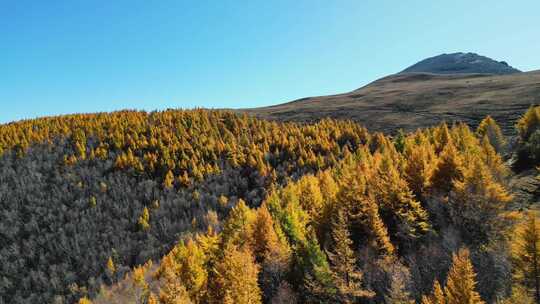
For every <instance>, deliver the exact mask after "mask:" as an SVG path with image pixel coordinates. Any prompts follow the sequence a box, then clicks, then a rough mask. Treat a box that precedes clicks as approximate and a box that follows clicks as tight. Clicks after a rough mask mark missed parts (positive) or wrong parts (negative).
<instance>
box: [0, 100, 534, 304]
mask: <svg viewBox="0 0 540 304" xmlns="http://www.w3.org/2000/svg"><path fill="white" fill-rule="evenodd" d="M539 111H540V110H538V109H537V108H531V109H530V110H529V112H527V113H526V114H525V115H524V116H523V118H522V119H521V120H520V121H519V122H518V124H517V130H518V134H519V143H518V145H517V147H518V148H517V154H518V156H517V159H518V161H517V162H516V163H517V164H519V166H520V167H522V168H523V167H529V168H531V167H534V165H535V164H536V163H537V162H536V156H535V155H536V154H535V153H537V151H536V150H535V148H534V147H535V145H536V143H535V142H534V140H535V137H534V136H535V134H536V133H537V132H538V131H537V130H538V129H540V128H538V127H539V126H540V115H539V114H538V113H540V112H539ZM537 116H538V117H537ZM508 142H509V139H507V138H505V137H504V136H503V135H502V132H500V128H499V127H498V125H497V123H496V122H495V121H494V120H493V119H492V118H490V117H487V118H486V119H485V120H484V121H482V123H481V124H480V125H479V127H478V129H477V130H471V129H470V128H469V127H468V126H467V125H464V124H454V125H451V126H449V125H447V124H441V125H439V126H434V127H432V128H429V129H420V130H417V131H416V132H413V133H409V134H404V133H399V134H398V135H396V136H392V137H390V136H387V135H384V134H381V133H374V134H371V133H369V132H368V131H367V129H365V128H363V127H361V126H360V125H358V124H356V123H354V122H350V121H338V120H330V119H325V120H322V121H319V122H317V123H312V124H297V123H278V122H271V121H265V120H259V119H256V118H253V117H249V116H245V115H244V116H240V115H237V114H235V113H231V112H225V111H209V110H190V111H180V110H168V111H163V112H151V113H146V112H140V111H122V112H115V113H109V114H107V113H100V114H81V115H68V116H59V117H48V118H40V119H35V120H27V121H21V122H16V123H10V124H6V125H2V126H0V167H1V168H2V170H1V172H0V208H1V209H0V210H1V216H2V220H1V221H0V225H1V227H0V241H1V243H2V247H1V248H0V300H2V301H4V302H6V303H37V302H43V301H45V302H47V303H75V302H77V301H78V302H79V303H163V304H168V303H424V304H428V303H496V302H501V303H503V302H502V301H509V302H507V303H528V302H526V301H530V303H533V301H536V302H538V301H539V300H540V299H539V297H540V296H539V290H538V288H539V287H538V284H535V283H534V282H535V279H536V278H540V274H539V273H538V271H537V270H536V269H535V268H534V267H532V266H531V265H534V263H536V262H538V261H537V260H535V258H531V256H532V257H536V251H534V250H535V248H540V247H536V245H540V244H538V243H537V242H538V241H539V240H540V230H539V229H538V228H537V227H536V226H538V224H537V222H536V221H537V220H536V219H537V215H536V213H532V212H528V213H525V212H519V211H515V210H514V209H513V207H512V206H513V204H512V200H513V198H512V194H511V189H510V188H509V179H510V177H511V175H512V174H513V173H512V169H515V168H512V167H510V166H509V165H508V164H507V162H506V160H507V159H509V158H512V151H511V149H510V148H509V147H508ZM514 227H519V229H518V228H516V229H514ZM514 230H515V231H514ZM531 250H532V251H531ZM2 301H0V303H1V302H2ZM512 301H514V302H512ZM518 301H521V302H518ZM505 303H506V302H505Z"/></svg>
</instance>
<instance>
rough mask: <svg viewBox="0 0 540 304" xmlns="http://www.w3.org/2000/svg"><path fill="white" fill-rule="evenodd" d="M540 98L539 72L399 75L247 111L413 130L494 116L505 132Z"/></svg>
mask: <svg viewBox="0 0 540 304" xmlns="http://www.w3.org/2000/svg"><path fill="white" fill-rule="evenodd" d="M538 103H540V72H539V71H534V72H526V73H518V74H511V75H499V76H493V75H482V74H465V75H436V74H425V73H410V74H397V75H391V76H388V77H385V78H382V79H379V80H377V81H375V82H373V83H371V84H369V85H367V86H365V87H362V88H360V89H358V90H355V91H352V92H349V93H345V94H338V95H331V96H320V97H310V98H303V99H299V100H296V101H292V102H288V103H284V104H280V105H276V106H271V107H265V108H255V109H245V110H243V111H245V112H247V113H250V114H253V115H255V116H257V117H260V118H265V119H275V120H280V121H302V122H309V121H316V120H318V119H321V118H324V117H332V118H339V119H352V120H355V121H357V122H359V123H361V124H363V125H364V126H367V127H368V129H369V130H370V131H383V132H385V133H393V132H395V131H396V130H398V129H400V128H401V129H404V130H406V131H414V130H415V129H417V128H425V127H429V126H432V125H434V124H438V123H441V122H443V121H446V122H447V123H452V122H455V121H461V122H465V123H467V124H469V125H471V126H472V127H475V126H476V125H478V123H479V122H480V120H481V119H483V118H484V117H485V116H486V115H491V116H492V117H493V118H495V119H496V120H497V121H498V122H499V123H500V125H501V127H502V129H503V131H504V132H505V133H506V134H510V133H512V132H513V130H514V127H513V125H514V123H515V122H516V120H517V119H518V118H519V115H520V114H521V113H523V112H524V111H525V110H526V109H527V108H528V107H530V106H531V105H532V104H538Z"/></svg>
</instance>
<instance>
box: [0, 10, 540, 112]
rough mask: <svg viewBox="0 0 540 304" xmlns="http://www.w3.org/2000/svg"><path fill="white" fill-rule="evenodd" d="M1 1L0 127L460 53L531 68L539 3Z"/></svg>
mask: <svg viewBox="0 0 540 304" xmlns="http://www.w3.org/2000/svg"><path fill="white" fill-rule="evenodd" d="M440 3H442V1H432V0H431V1H365V0H364V1H358V0H356V1H354V0H352V1H337V0H336V1H315V0H313V1H301V0H296V1H277V0H272V1H268V0H266V1H227V0H223V1H166V0H159V1H148V0H140V1H137V0H116V1H98V0H95V1H82V0H81V1H78V0H65V1H54V0H50V1H41V0H35V1H27V0H0V105H1V106H2V110H1V111H0V122H8V121H13V120H18V119H24V118H33V117H37V116H45V115H56V114H66V113H78V112H100V111H112V110H119V109H145V110H154V109H166V108H192V107H207V108H222V107H232V108H241V107H253V106H263V105H271V104H277V103H281V102H285V101H290V100H293V99H297V98H301V97H306V96H314V95H326V94H333V93H340V92H345V91H350V90H353V89H356V88H358V87H360V86H362V85H365V84H367V83H369V82H371V81H373V80H375V79H377V78H379V77H382V76H385V75H388V74H391V73H395V72H398V71H400V70H402V69H404V68H405V67H407V66H408V65H411V64H413V63H415V62H417V61H419V60H421V59H423V58H425V57H430V56H434V55H438V54H440V53H450V52H456V51H473V52H477V53H479V54H482V55H486V56H488V57H492V58H494V59H496V60H505V61H507V62H508V63H510V64H511V65H513V66H514V67H517V68H519V69H521V70H526V71H527V70H535V69H540V57H539V56H538V55H539V54H540V25H539V23H538V16H539V15H538V14H539V12H540V1H538V0H531V1H518V0H516V1H461V0H454V1H445V3H447V4H440Z"/></svg>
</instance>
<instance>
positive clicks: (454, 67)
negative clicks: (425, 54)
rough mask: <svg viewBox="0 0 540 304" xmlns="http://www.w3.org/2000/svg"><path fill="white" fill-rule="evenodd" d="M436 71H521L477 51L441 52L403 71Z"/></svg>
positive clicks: (504, 72)
mask: <svg viewBox="0 0 540 304" xmlns="http://www.w3.org/2000/svg"><path fill="white" fill-rule="evenodd" d="M415 72H423V73H434V74H470V73H480V74H499V75H501V74H513V73H519V72H521V71H520V70H518V69H515V68H513V67H511V66H510V65H508V63H506V62H505V61H496V60H493V59H491V58H489V57H486V56H482V55H478V54H476V53H462V52H458V53H451V54H441V55H438V56H435V57H430V58H427V59H424V60H422V61H420V62H418V63H416V64H413V65H412V66H410V67H408V68H406V69H405V70H403V71H402V72H401V73H415Z"/></svg>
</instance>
